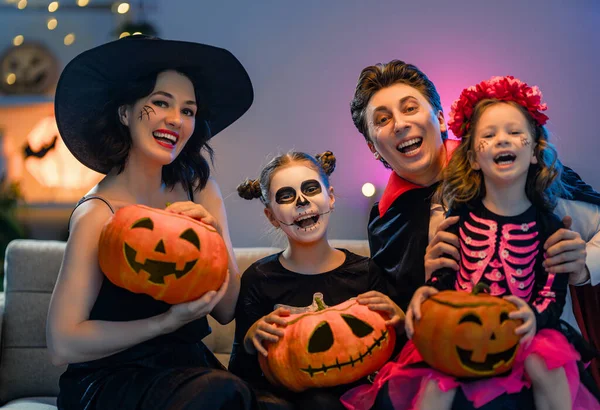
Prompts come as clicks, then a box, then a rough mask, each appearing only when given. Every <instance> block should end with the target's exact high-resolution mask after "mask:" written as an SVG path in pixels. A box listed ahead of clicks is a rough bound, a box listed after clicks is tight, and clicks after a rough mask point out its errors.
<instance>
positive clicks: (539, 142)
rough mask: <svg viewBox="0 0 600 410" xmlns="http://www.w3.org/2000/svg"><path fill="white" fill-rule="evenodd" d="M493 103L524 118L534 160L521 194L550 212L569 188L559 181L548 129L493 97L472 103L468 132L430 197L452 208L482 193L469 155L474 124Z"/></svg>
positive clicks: (560, 168)
mask: <svg viewBox="0 0 600 410" xmlns="http://www.w3.org/2000/svg"><path fill="white" fill-rule="evenodd" d="M495 104H509V105H511V106H513V107H515V108H517V109H518V110H519V111H520V112H521V113H522V114H523V115H524V116H525V118H526V119H527V124H528V127H529V132H530V133H531V136H532V137H533V141H534V143H535V144H536V145H535V150H534V154H535V156H536V158H537V162H538V163H537V164H531V165H530V166H529V171H528V172H527V182H526V184H525V193H526V194H527V198H528V199H529V200H530V201H531V203H532V204H534V205H535V206H537V207H539V208H541V209H545V210H548V211H552V210H553V209H554V207H555V206H556V201H557V198H558V197H559V196H560V197H563V198H569V197H570V194H569V192H570V187H569V186H567V185H566V184H565V183H564V182H563V181H562V178H561V175H562V171H563V165H562V163H561V162H560V160H559V159H558V155H557V153H556V149H555V148H554V146H553V145H552V144H551V143H550V142H549V141H548V131H547V130H546V128H545V127H544V126H541V125H538V124H537V123H536V122H535V120H534V119H533V117H532V116H531V114H530V113H529V112H528V111H527V110H526V109H525V108H523V107H522V106H521V105H519V104H518V103H516V102H514V101H499V100H496V99H485V100H481V101H480V102H478V103H477V104H476V105H475V109H474V111H473V115H472V117H471V118H470V120H469V123H470V125H469V127H468V131H467V132H466V133H465V135H464V136H463V138H462V141H461V143H460V145H459V146H458V148H456V150H455V151H454V153H453V154H452V158H451V159H450V162H449V163H448V166H447V167H446V169H445V170H444V176H443V180H442V183H441V184H440V186H439V187H438V190H437V192H436V194H435V199H434V200H435V201H437V202H438V203H444V204H445V205H446V206H447V207H448V208H449V209H454V208H456V207H457V206H460V205H462V204H466V203H469V202H471V201H473V200H477V199H481V198H483V197H484V196H485V184H484V183H483V174H482V173H481V171H480V170H475V169H473V167H472V166H471V161H470V156H471V155H473V152H474V147H473V142H474V140H475V136H474V133H475V128H476V124H477V122H478V121H479V119H480V118H481V115H482V114H483V112H484V111H485V110H486V109H487V108H489V107H490V106H492V105H495ZM442 200H443V202H442Z"/></svg>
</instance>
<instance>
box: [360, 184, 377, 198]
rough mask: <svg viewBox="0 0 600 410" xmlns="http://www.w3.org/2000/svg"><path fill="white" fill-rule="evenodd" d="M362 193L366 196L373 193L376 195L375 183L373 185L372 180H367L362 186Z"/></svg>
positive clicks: (368, 196)
mask: <svg viewBox="0 0 600 410" xmlns="http://www.w3.org/2000/svg"><path fill="white" fill-rule="evenodd" d="M362 194H363V195H364V196H366V197H367V198H370V197H372V196H373V195H375V185H373V184H372V183H370V182H366V183H365V184H364V185H363V186H362Z"/></svg>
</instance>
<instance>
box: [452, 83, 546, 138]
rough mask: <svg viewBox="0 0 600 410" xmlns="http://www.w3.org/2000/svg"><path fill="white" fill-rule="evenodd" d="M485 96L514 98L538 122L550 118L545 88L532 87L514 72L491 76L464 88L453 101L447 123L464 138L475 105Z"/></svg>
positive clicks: (485, 97) (541, 123) (498, 98)
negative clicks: (543, 97) (512, 73)
mask: <svg viewBox="0 0 600 410" xmlns="http://www.w3.org/2000/svg"><path fill="white" fill-rule="evenodd" d="M485 99H496V100H500V101H514V102H516V103H517V104H519V105H521V106H522V107H524V108H525V109H526V110H527V111H529V113H530V114H531V116H532V117H533V119H534V120H535V122H536V123H537V124H538V125H540V126H541V125H544V124H546V122H547V121H548V116H547V115H546V114H544V113H542V111H546V110H547V109H548V106H547V105H546V104H545V103H542V92H541V91H540V89H539V88H538V87H537V86H533V87H530V86H529V85H527V84H526V83H524V82H522V81H521V80H519V79H517V78H515V77H513V76H511V75H509V76H506V77H492V78H490V79H489V80H486V81H482V82H480V83H479V84H477V85H473V86H471V87H469V88H465V89H464V90H463V91H462V92H461V93H460V97H459V98H458V100H456V101H454V103H453V104H452V108H451V109H450V119H449V120H448V127H449V128H450V130H452V132H453V133H454V135H455V136H456V137H458V138H461V137H462V136H463V135H465V133H466V132H467V131H468V130H469V126H470V125H471V122H470V121H471V116H472V115H473V110H474V108H475V105H477V103H478V102H479V101H481V100H485Z"/></svg>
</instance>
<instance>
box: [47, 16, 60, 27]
mask: <svg viewBox="0 0 600 410" xmlns="http://www.w3.org/2000/svg"><path fill="white" fill-rule="evenodd" d="M56 26H58V20H57V19H55V18H51V19H48V30H54V29H55V28H56Z"/></svg>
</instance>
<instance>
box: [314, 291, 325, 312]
mask: <svg viewBox="0 0 600 410" xmlns="http://www.w3.org/2000/svg"><path fill="white" fill-rule="evenodd" d="M315 305H316V307H317V310H316V311H317V312H320V311H321V310H325V309H327V308H328V307H329V306H327V305H326V304H325V301H323V294H322V293H321V292H317V293H315V294H314V295H313V306H315Z"/></svg>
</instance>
